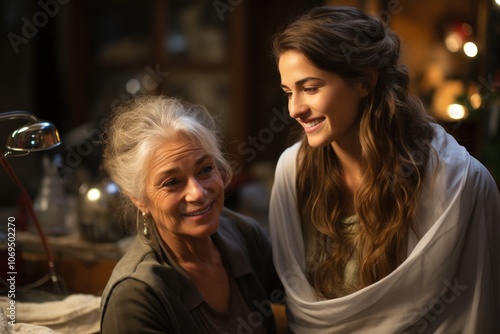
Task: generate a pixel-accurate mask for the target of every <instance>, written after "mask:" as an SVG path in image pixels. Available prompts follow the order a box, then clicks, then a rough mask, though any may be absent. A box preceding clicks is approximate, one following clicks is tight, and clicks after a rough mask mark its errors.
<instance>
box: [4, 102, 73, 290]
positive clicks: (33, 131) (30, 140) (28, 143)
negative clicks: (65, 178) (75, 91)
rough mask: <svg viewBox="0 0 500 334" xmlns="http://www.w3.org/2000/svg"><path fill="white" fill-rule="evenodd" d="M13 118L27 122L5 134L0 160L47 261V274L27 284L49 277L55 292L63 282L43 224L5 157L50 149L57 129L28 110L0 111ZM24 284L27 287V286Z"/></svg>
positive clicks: (54, 143) (55, 138)
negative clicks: (42, 247)
mask: <svg viewBox="0 0 500 334" xmlns="http://www.w3.org/2000/svg"><path fill="white" fill-rule="evenodd" d="M14 119H27V120H29V121H30V122H29V123H27V124H25V125H23V126H22V127H20V128H19V129H17V130H15V131H14V132H12V134H11V135H10V136H9V137H8V138H7V143H6V145H5V146H6V148H7V151H5V152H2V151H0V162H1V165H2V167H4V169H5V171H6V172H7V174H8V175H9V177H10V178H11V180H12V181H13V182H14V184H15V185H16V186H17V188H18V189H19V190H20V192H21V196H22V198H23V199H24V201H25V203H26V204H27V209H28V213H29V214H30V216H31V218H32V219H33V222H34V224H35V227H36V229H37V231H38V234H39V236H40V238H41V240H42V244H43V246H44V248H45V253H46V255H47V258H48V265H49V272H48V274H47V275H46V276H45V277H43V278H42V279H40V280H38V281H37V282H35V283H34V284H31V285H30V288H34V287H38V286H39V285H41V284H43V283H44V282H45V281H47V280H49V281H51V282H52V284H53V285H54V287H55V288H56V291H57V292H65V291H66V288H65V285H64V282H63V281H62V280H61V279H60V277H59V276H58V275H57V274H56V271H55V265H54V258H53V256H52V251H51V249H50V246H49V243H48V242H47V238H46V236H45V233H44V231H43V229H42V225H41V224H40V221H39V220H38V217H37V215H36V213H35V210H34V209H33V203H32V202H31V198H30V196H29V194H28V192H27V191H26V189H25V188H24V187H23V185H22V183H21V182H20V180H19V178H18V177H17V175H16V173H15V172H14V169H13V168H12V167H11V165H10V164H9V163H8V162H7V159H6V158H7V157H8V156H13V157H16V156H24V155H27V154H29V153H30V152H37V151H44V150H49V149H51V148H54V147H56V146H58V145H59V144H61V140H60V138H59V132H58V131H57V128H56V127H55V126H54V125H53V124H52V123H50V122H47V121H42V120H39V119H38V118H37V117H36V116H35V115H33V114H32V113H30V112H27V111H6V112H2V113H0V121H8V120H14ZM25 288H26V289H27V287H25Z"/></svg>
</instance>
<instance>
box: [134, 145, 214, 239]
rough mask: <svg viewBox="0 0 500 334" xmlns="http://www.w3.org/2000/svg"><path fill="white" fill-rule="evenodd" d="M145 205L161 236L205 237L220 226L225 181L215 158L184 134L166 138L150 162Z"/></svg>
mask: <svg viewBox="0 0 500 334" xmlns="http://www.w3.org/2000/svg"><path fill="white" fill-rule="evenodd" d="M148 166H149V170H148V176H147V179H146V187H145V194H146V199H145V202H144V206H145V207H144V208H142V209H141V210H142V211H143V212H144V211H145V212H147V213H149V214H150V215H151V216H152V217H153V219H154V221H155V223H156V226H157V228H158V231H159V232H160V235H161V236H162V238H163V239H164V240H165V241H167V242H168V239H171V238H179V237H181V238H184V237H188V238H203V237H208V236H210V235H211V234H213V233H214V232H215V231H216V230H217V228H218V226H219V216H220V213H221V211H222V208H223V204H224V184H223V181H222V177H221V174H220V172H219V170H218V169H217V166H216V164H215V160H214V159H213V158H212V157H211V156H210V155H208V154H207V152H206V151H205V150H204V149H203V148H202V147H201V146H200V145H199V144H196V143H194V142H192V141H188V140H186V139H184V138H182V137H179V138H178V139H177V140H174V141H168V142H165V143H164V144H163V145H161V146H160V148H159V149H158V150H156V151H155V152H154V154H153V156H152V157H151V160H150V161H149V162H148Z"/></svg>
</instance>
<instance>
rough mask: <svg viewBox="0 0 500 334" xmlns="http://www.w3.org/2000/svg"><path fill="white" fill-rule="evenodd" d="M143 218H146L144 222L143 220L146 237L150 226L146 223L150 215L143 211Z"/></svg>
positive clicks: (143, 231)
mask: <svg viewBox="0 0 500 334" xmlns="http://www.w3.org/2000/svg"><path fill="white" fill-rule="evenodd" d="M142 218H143V219H144V222H143V224H144V230H142V233H143V234H144V236H145V237H147V236H148V226H147V225H146V223H147V221H148V215H147V214H146V213H145V212H143V213H142Z"/></svg>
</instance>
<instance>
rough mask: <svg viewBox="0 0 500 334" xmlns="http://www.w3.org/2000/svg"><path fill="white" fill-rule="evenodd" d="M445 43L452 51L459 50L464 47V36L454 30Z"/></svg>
mask: <svg viewBox="0 0 500 334" xmlns="http://www.w3.org/2000/svg"><path fill="white" fill-rule="evenodd" d="M499 1H500V0H499ZM444 43H445V44H446V48H447V49H448V50H450V51H451V52H457V51H458V50H460V48H461V47H462V37H460V35H459V34H457V33H456V32H453V33H451V34H449V35H448V36H446V39H445V40H444Z"/></svg>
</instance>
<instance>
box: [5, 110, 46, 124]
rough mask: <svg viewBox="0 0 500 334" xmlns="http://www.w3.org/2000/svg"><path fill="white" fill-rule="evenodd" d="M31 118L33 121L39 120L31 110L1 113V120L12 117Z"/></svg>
mask: <svg viewBox="0 0 500 334" xmlns="http://www.w3.org/2000/svg"><path fill="white" fill-rule="evenodd" d="M20 118H24V119H29V120H31V121H34V122H37V121H38V118H37V117H36V116H35V115H33V114H32V113H30V112H27V111H5V112H2V113H0V121H4V120H5V121H8V120H11V119H20Z"/></svg>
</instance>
